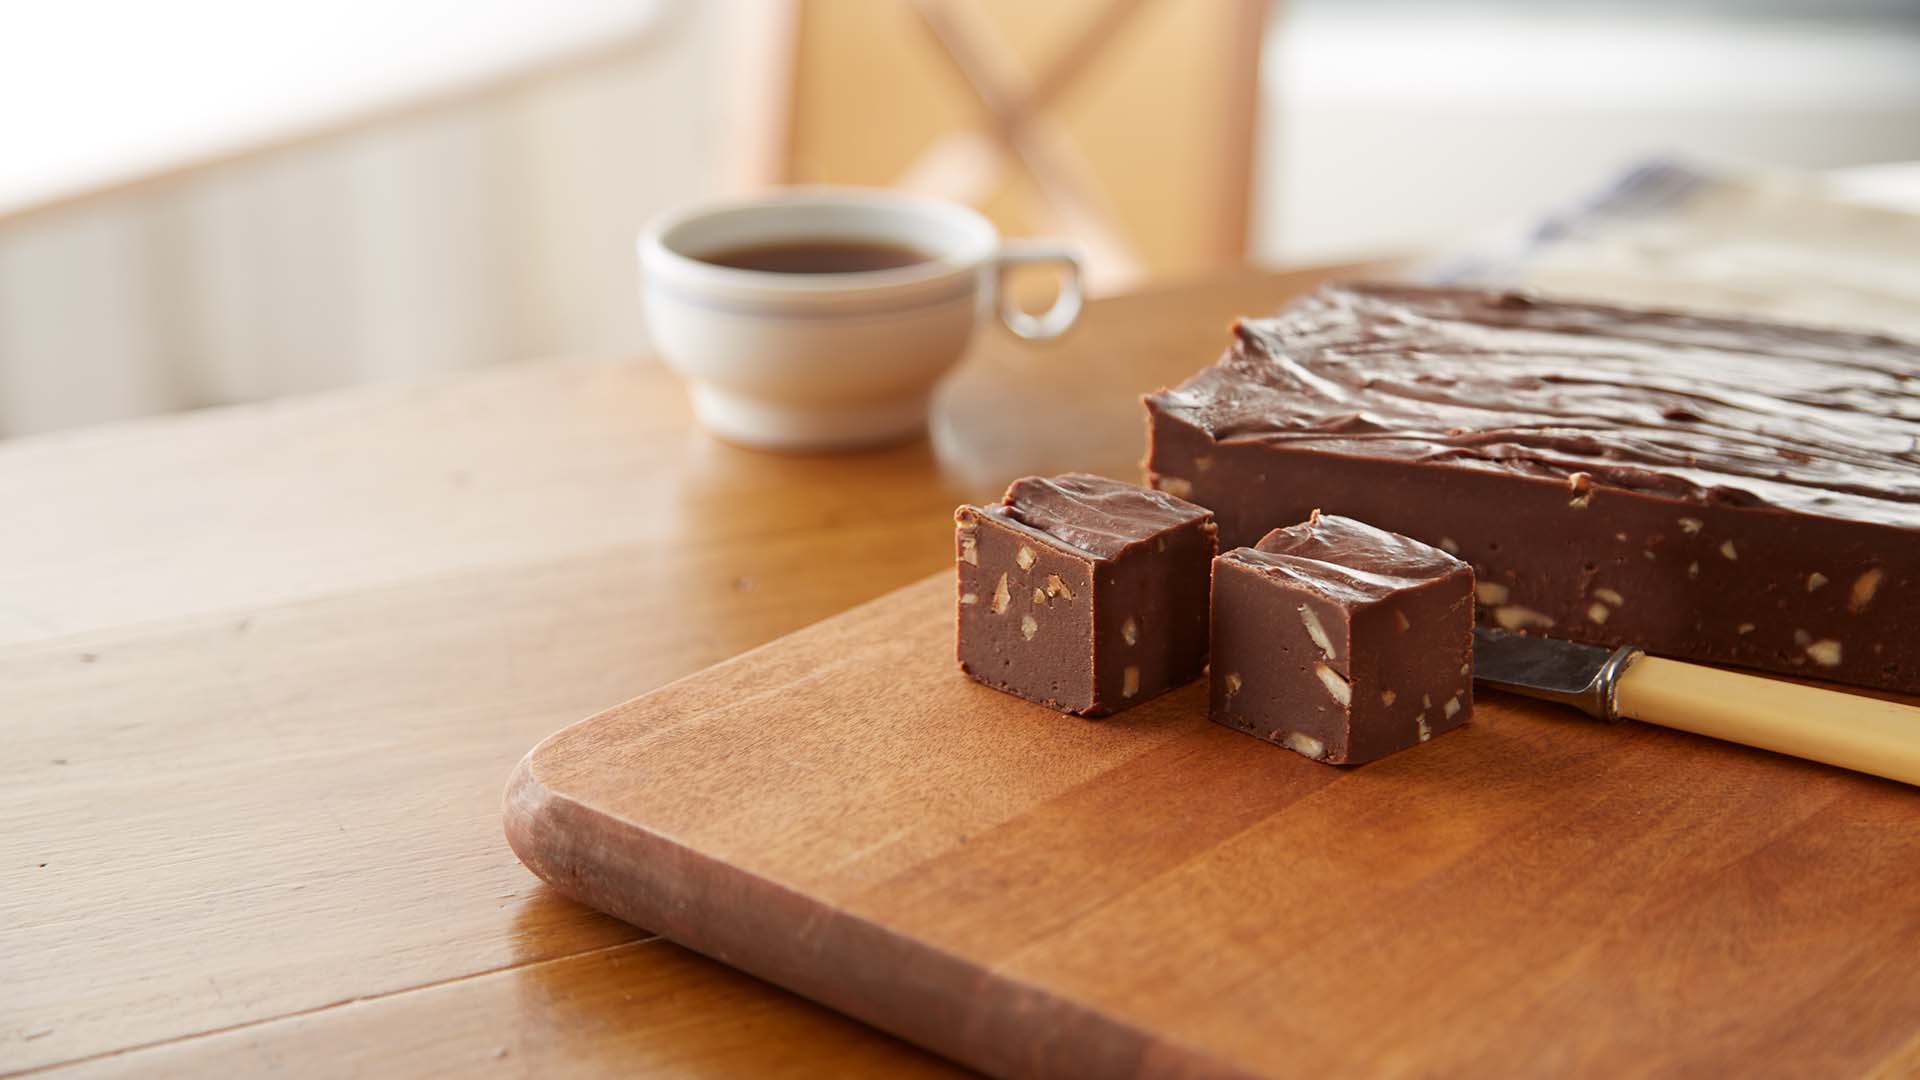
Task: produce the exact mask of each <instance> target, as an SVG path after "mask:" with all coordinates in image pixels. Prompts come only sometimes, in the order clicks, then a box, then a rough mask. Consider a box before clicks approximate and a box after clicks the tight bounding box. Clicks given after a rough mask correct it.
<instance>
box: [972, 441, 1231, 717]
mask: <svg viewBox="0 0 1920 1080" xmlns="http://www.w3.org/2000/svg"><path fill="white" fill-rule="evenodd" d="M954 520H955V525H956V529H955V567H956V580H957V584H956V592H957V605H956V611H957V615H956V619H955V627H956V630H955V642H954V654H955V659H956V662H957V663H958V664H959V666H960V668H961V670H962V671H963V672H965V673H966V674H967V675H968V676H969V677H970V678H973V679H975V680H976V681H979V682H981V683H984V684H986V685H988V686H992V687H994V688H996V689H999V690H1003V691H1006V692H1008V693H1011V694H1014V695H1016V696H1019V697H1023V698H1026V699H1027V700H1030V701H1034V702H1036V703H1038V704H1042V705H1045V706H1047V707H1049V708H1053V709H1056V710H1059V711H1061V712H1067V713H1072V714H1075V715H1080V716H1104V715H1110V714H1112V713H1114V712H1119V711H1121V710H1123V709H1126V708H1130V707H1132V706H1134V705H1137V704H1140V703H1141V702H1144V701H1147V700H1149V699H1151V698H1153V697H1156V696H1158V695H1159V694H1162V693H1164V692H1166V691H1167V690H1171V689H1174V688H1175V687H1177V686H1180V685H1182V684H1184V683H1186V682H1190V681H1192V680H1193V679H1194V678H1197V677H1199V675H1200V673H1201V671H1202V670H1203V668H1204V666H1205V663H1206V644H1207V641H1206V634H1207V617H1206V602H1207V590H1208V580H1209V578H1208V575H1209V572H1210V571H1209V568H1210V566H1211V562H1212V559H1213V555H1214V554H1215V552H1216V550H1217V549H1216V545H1215V538H1214V534H1215V530H1214V525H1213V516H1212V513H1211V512H1210V511H1208V510H1207V509H1206V508H1204V507H1200V506H1194V505H1192V504H1190V503H1187V502H1185V501H1184V500H1180V499H1177V498H1174V497H1172V496H1169V495H1167V494H1165V493H1163V492H1158V491H1153V490H1151V489H1148V488H1142V487H1138V486H1136V485H1131V484H1125V483H1122V482H1120V481H1115V480H1109V479H1106V478H1104V477H1096V476H1090V475H1087V474H1068V475H1066V476H1062V477H1056V478H1051V479H1049V478H1040V477H1026V478H1022V479H1021V480H1017V481H1015V482H1014V484H1013V485H1012V486H1010V487H1009V488H1008V491H1007V495H1006V496H1005V497H1004V498H1003V499H1002V501H1001V502H1000V503H999V504H997V505H992V506H962V507H960V508H958V509H957V510H956V511H955V512H954ZM1169 567H1171V569H1169ZM1023 653H1024V654H1025V655H1024V656H1023V655H1021V654H1023Z"/></svg>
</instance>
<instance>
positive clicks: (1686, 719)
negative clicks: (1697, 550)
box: [1473, 627, 1920, 785]
mask: <svg viewBox="0 0 1920 1080" xmlns="http://www.w3.org/2000/svg"><path fill="white" fill-rule="evenodd" d="M1473 677H1474V680H1475V681H1476V682H1480V683H1483V684H1486V685H1488V686H1493V687H1497V688H1499V689H1502V690H1510V691H1512V692H1514V693H1517V694H1525V695H1526V696H1528V697H1534V698H1539V699H1541V700H1544V701H1551V702H1555V703H1558V704H1561V705H1568V706H1571V707H1573V708H1576V709H1579V710H1580V711H1581V712H1583V713H1586V714H1587V715H1588V716H1590V717H1593V718H1594V719H1596V720H1602V721H1606V722H1609V723H1611V722H1614V721H1618V720H1623V719H1632V720H1639V721H1642V722H1644V723H1649V724H1659V725H1660V726H1662V727H1670V728H1677V729H1679V730H1682V731H1691V732H1694V733H1696V734H1699V735H1706V736H1710V737H1712V738H1716V739H1723V740H1726V741H1728V742H1737V743H1742V744H1744V745H1747V746H1755V747H1759V748H1761V749H1764V750H1773V751H1776V752H1778V753H1783V754H1792V755H1794V756H1795V757H1803V758H1808V759H1810V760H1813V761H1822V762H1826V763H1827V764H1829V765H1838V766H1840V767H1841V768H1845V769H1852V770H1854V771H1856V772H1864V773H1871V774H1873V775H1875V776H1884V777H1887V778H1888V779H1891V780H1899V781H1901V782H1903V783H1908V784H1916V785H1920V708H1915V707H1913V706H1911V705H1903V704H1900V703H1899V702H1893V701H1885V700H1882V699H1880V698H1873V697H1867V696H1865V695H1861V694H1850V693H1846V692H1844V691H1839V690H1825V689H1821V688H1819V687H1814V686H1806V685H1803V684H1801V683H1796V682H1787V681H1784V680H1780V679H1774V678H1770V677H1767V676H1763V675H1746V674H1742V673H1740V672H1736V671H1725V670H1722V669H1720V668H1711V667H1706V666H1704V665H1700V664H1687V663H1682V662H1680V661H1677V660H1667V659H1664V658H1662V657H1657V656H1648V655H1647V654H1646V653H1645V652H1644V651H1642V650H1641V649H1639V648H1637V647H1635V646H1632V645H1623V646H1620V647H1619V648H1614V649H1608V648H1604V647H1602V646H1598V645H1585V644H1582V643H1580V642H1575V641H1563V640H1561V639H1558V638H1548V637H1538V636H1536V635H1533V634H1516V633H1509V632H1507V631H1504V630H1493V629H1488V628H1485V627H1475V628H1474V631H1473Z"/></svg>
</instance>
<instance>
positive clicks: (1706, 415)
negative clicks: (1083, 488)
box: [1153, 285, 1920, 528]
mask: <svg viewBox="0 0 1920 1080" xmlns="http://www.w3.org/2000/svg"><path fill="white" fill-rule="evenodd" d="M1234 331H1235V337H1236V341H1235V343H1234V345H1233V348H1232V349H1231V350H1230V351H1229V352H1228V353H1227V355H1226V356H1225V357H1224V358H1223V359H1221V361H1220V362H1219V363H1218V364H1216V365H1214V366H1213V367H1212V368H1209V369H1207V370H1206V371H1203V372H1201V373H1200V374H1198V375H1195V376H1194V377H1193V378H1191V379H1188V380H1187V381H1186V382H1185V383H1183V384H1181V385H1180V386H1179V387H1177V388H1175V389H1172V390H1165V391H1161V392H1160V393H1159V394H1156V395H1153V400H1154V403H1155V405H1156V406H1157V407H1158V408H1160V409H1161V410H1163V411H1164V412H1166V413H1167V414H1169V415H1171V416H1174V417H1177V418H1179V419H1181V420H1184V421H1185V422H1186V423H1189V424H1191V425H1193V426H1195V427H1197V428H1199V429H1201V430H1203V431H1205V432H1207V433H1208V434H1210V435H1211V436H1212V437H1213V438H1214V439H1215V440H1218V441H1220V442H1222V443H1242V442H1264V443H1271V444H1282V443H1289V444H1300V446H1301V448H1302V449H1309V448H1310V449H1314V450H1321V451H1325V452H1328V453H1334V454H1344V455H1352V456H1355V457H1374V458H1393V459H1400V460H1406V461H1410V462H1433V463H1443V462H1444V463H1449V464H1454V465H1461V466H1466V467H1471V468H1480V469H1487V470H1493V471H1505V472H1511V473H1519V474H1525V475H1532V476H1541V477H1553V478H1561V479H1565V480H1567V481H1568V482H1569V483H1570V485H1571V486H1572V487H1573V488H1575V489H1576V490H1577V489H1578V488H1579V487H1581V486H1582V485H1583V484H1585V483H1588V482H1591V483H1594V484H1603V485H1611V486H1613V487H1617V488H1621V489H1625V490H1629V491H1637V492H1645V493H1648V494H1657V495H1662V496H1665V497H1668V498H1675V499H1681V500H1687V501H1695V502H1700V503H1705V504H1718V505H1732V506H1759V505H1771V506H1776V507H1780V508H1783V509H1787V510H1793V511H1797V512H1802V513H1812V514H1819V515H1821V516H1826V517H1836V518H1845V519H1851V520H1858V521H1870V522H1877V523H1880V524H1886V525H1893V526H1897V527H1904V528H1920V343H1916V342H1912V341H1903V340H1900V339H1896V338H1891V337H1885V336H1879V335H1872V334H1853V333H1844V332H1835V331H1831V330H1822V329H1813V328H1809V327H1801V326H1793V325H1788V324H1779V323H1764V322H1754V321H1749V320H1743V319H1730V318H1714V317H1706V316H1699V315H1690V314H1685V313H1681V312H1672V311H1650V310H1634V309H1627V308H1618V307H1611V306H1606V305H1601V304H1582V303H1567V302H1560V301H1545V300H1542V299H1539V298H1537V297H1534V296H1531V295H1529V294H1525V293H1516V292H1506V291H1483V290H1471V289H1453V288H1425V287H1418V286H1397V285H1359V286H1341V287H1332V288H1327V289H1324V290H1322V291H1321V292H1319V293H1317V294H1316V295H1314V296H1312V297H1310V298H1308V299H1306V300H1304V301H1302V302H1300V303H1298V304H1295V305H1294V306H1292V307H1290V308H1288V309H1287V310H1286V311H1284V312H1282V313H1281V314H1279V315H1276V316H1274V317H1272V318H1264V319H1243V320H1241V321H1240V322H1239V323H1238V324H1236V326H1235V328H1234ZM1578 474H1585V477H1586V479H1585V480H1582V479H1581V478H1580V477H1579V476H1578Z"/></svg>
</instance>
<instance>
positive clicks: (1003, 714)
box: [507, 573, 1920, 1077]
mask: <svg viewBox="0 0 1920 1080" xmlns="http://www.w3.org/2000/svg"><path fill="white" fill-rule="evenodd" d="M953 592H954V586H953V581H952V577H951V574H950V573H943V574H937V575H935V576H933V577H932V578H929V579H928V580H926V581H923V582H921V583H919V584H916V585H913V586H910V587H908V588H906V589H904V590H902V591H900V592H897V593H894V594H892V595H890V596H887V597H883V598H881V599H879V600H876V601H873V602H871V603H869V604H867V605H865V606H863V607H861V608H858V609H856V610H855V611H852V612H850V613H848V614H846V615H843V616H839V617H837V618H835V619H832V620H829V621H828V622H826V623H823V624H821V625H818V626H815V627H811V628H809V629H807V630H804V631H801V632H800V633H798V634H795V635H793V636H791V637H788V638H785V639H782V640H781V641H779V642H776V643H774V644H772V645H769V646H767V647H765V648H762V649H759V650H756V651H754V652H751V653H748V654H746V655H744V656H742V657H739V658H736V659H734V660H732V661H729V662H727V663H724V664H721V665H719V666H718V667H715V668H713V669H711V670H708V671H705V672H701V673H700V674H697V675H694V676H692V677H690V678H687V679H684V680H681V681H679V682H677V683H674V684H673V685H671V686H669V687H666V688H664V689H661V690H659V691H656V692H654V693H652V694H650V695H647V696H645V697H642V698H640V699H638V700H636V701H632V702H629V703H627V704H626V705H622V706H620V707H618V708H615V709H613V710H610V711H608V712H606V713H603V714H600V715H599V716H596V717H594V718H593V719H591V720H588V721H586V722H584V723H581V724H579V725H576V726H574V727H571V728H569V729H567V730H565V731H563V732H561V733H559V734H557V735H555V736H554V737H552V738H550V739H548V740H547V741H545V742H543V743H542V744H541V745H540V746H539V747H538V748H536V749H535V750H534V751H533V752H532V753H530V754H529V755H528V757H527V759H526V760H525V761H523V763H522V764H521V766H520V768H519V770H518V771H517V772H516V775H515V780H514V784H513V787H512V788H511V789H510V793H509V798H508V805H507V822H508V835H509V837H510V838H511V839H512V841H513V843H514V846H515V848H516V850H517V851H518V852H519V853H520V854H521V856H522V858H524V859H526V860H527V862H528V863H529V865H531V866H533V867H534V868H535V869H536V870H538V871H539V872H540V874H541V875H542V876H543V877H545V878H546V879H547V880H548V881H550V882H552V883H553V884H555V885H557V886H559V887H560V888H562V889H563V890H565V891H566V892H568V893H569V894H572V895H575V896H578V897H580V898H582V899H584V900H586V901H587V902H589V903H592V904H594V905H595V906H597V907H601V908H603V909H605V910H608V911H611V912H614V913H616V914H619V915H621V916H622V917H624V918H627V919H630V920H632V921H634V922H635V923H637V924H640V925H644V926H648V927H651V928H653V929H655V930H657V931H659V932H661V933H663V934H665V935H666V936H668V937H670V938H673V939H675V940H677V941H680V942H683V943H685V944H687V945H690V946H692V947H694V948H696V949H699V950H700V951H702V952H705V953H708V954H710V955H713V956H716V957H719V958H721V959H724V960H725V961H726V962H727V963H729V964H733V965H736V966H738V967H740V968H742V969H744V970H747V971H750V972H753V973H756V974H758V975H761V976H762V977H764V978H767V979H770V980H772V981H774V982H778V983H780V984H781V985H784V986H787V987H789V988H792V989H794V990H796V991H798V992H800V993H803V994H805V995H807V996H808V997H811V998H814V999H817V1000H819V1001H821V1002H824V1003H826V1004H828V1005H831V1006H832V1007H834V1008H836V1009H839V1010H841V1011H844V1012H846V1013H848V1014H851V1015H853V1016H857V1017H860V1018H862V1019H865V1020H867V1021H869V1022H871V1023H873V1024H875V1025H877V1026H880V1027H882V1028H885V1029H887V1030H889V1031H892V1032H895V1033H897V1034H899V1035H902V1036H904V1037H906V1038H909V1039H911V1040H913V1041H915V1042H917V1043H920V1044H922V1045H925V1046H928V1047H931V1048H933V1049H936V1050H938V1051H939V1052H941V1053H942V1054H945V1055H948V1056H951V1057H953V1058H955V1059H958V1060H960V1061H963V1062H965V1063H967V1064H970V1065H973V1066H975V1067H978V1068H980V1069H983V1070H985V1071H987V1072H990V1073H994V1074H1001V1075H1051V1076H1063V1077H1067V1076H1087V1075H1233V1074H1248V1075H1254V1074H1257V1075H1304V1076H1314V1075H1330V1074H1355V1073H1358V1074H1365V1075H1399V1074H1409V1073H1412V1074H1419V1075H1450V1076H1453V1075H1457V1076H1500V1075H1532V1074H1542V1073H1546V1074H1567V1073H1576V1074H1582V1075H1599V1076H1612V1075H1622V1074H1628V1075H1647V1074H1663V1075H1665V1074H1676V1075H1687V1074H1716V1075H1740V1076H1762V1075H1767V1076H1810V1075H1821V1076H1825V1075H1855V1074H1861V1073H1865V1072H1868V1071H1870V1070H1872V1069H1874V1068H1876V1067H1879V1066H1883V1065H1887V1064H1888V1063H1891V1062H1896V1061H1898V1060H1899V1059H1900V1056H1901V1055H1903V1053H1906V1052H1908V1051H1909V1050H1910V1048H1911V1046H1912V1041H1913V1040H1914V1039H1915V1037H1916V1034H1920V967H1916V965H1915V964H1914V963H1913V962H1912V961H1913V958H1914V957H1915V956H1917V955H1920V905H1916V903H1915V902H1914V897H1915V896H1920V813H1917V812H1916V811H1920V803H1917V802H1916V795H1915V792H1914V790H1913V789H1911V788H1908V787H1905V786H1903V785H1900V784H1896V783H1892V782H1889V781H1883V780H1877V779H1873V778H1869V777H1864V776H1861V775H1858V774H1854V773H1848V772H1844V771H1841V770H1837V769H1832V768H1828V767H1826V766H1821V765H1816V764H1812V763H1809V762H1805V761H1801V760H1798V759H1794V758H1787V757H1781V756H1778V755H1773V754H1768V753H1764V752H1760V751H1754V750H1749V749H1746V748H1742V747H1738V746H1733V745H1731V744H1725V743H1719V742H1714V741H1711V740H1707V739H1702V738H1698V737H1695V736H1691V735H1687V734H1684V733H1680V732H1674V731H1668V730H1665V729H1661V728H1655V727H1648V726H1643V725H1639V724H1631V723H1629V724H1623V725H1618V726H1603V725H1598V724H1593V723H1589V722H1586V721H1584V720H1582V719H1579V718H1577V717H1574V716H1573V715H1572V714H1569V713H1565V712H1561V711H1557V710H1554V709H1552V708H1551V707H1549V706H1545V705H1541V704H1539V703H1536V702H1530V701H1526V700H1524V699H1519V698H1514V697H1509V696H1504V695H1498V694H1488V695H1486V696H1485V697H1484V698H1483V700H1482V701H1481V702H1480V703H1479V705H1478V707H1477V709H1476V713H1475V719H1474V722H1473V723H1471V724H1469V725H1467V726H1466V727H1465V728H1462V729H1460V730H1458V731H1455V732H1451V733H1449V734H1447V735H1444V736H1441V737H1439V738H1437V739H1435V740H1434V741H1433V742H1432V743H1429V744H1426V745H1424V746H1421V747H1418V748H1416V749H1414V750H1412V751H1408V752H1405V753H1401V754H1397V755H1394V756H1391V757H1389V758H1386V759H1384V760H1382V761H1380V762H1376V763H1374V764H1371V765H1368V766H1364V767H1360V768H1355V769H1341V768H1336V767H1331V766H1326V765H1321V764H1318V763H1315V762H1311V761H1308V760H1306V759H1304V758H1301V757H1299V756H1297V755H1295V754H1292V753H1289V752H1286V751H1283V750H1279V749H1277V748H1275V747H1272V746H1270V745H1268V744H1266V743H1263V742H1260V741H1257V740H1254V739H1251V738H1248V737H1246V736H1243V735H1240V734H1237V733H1235V732H1231V731H1228V730H1226V729H1224V728H1221V727H1218V726H1216V725H1213V724H1211V723H1209V722H1208V721H1207V720H1206V716H1205V713H1206V699H1205V687H1204V686H1203V685H1200V684H1194V685H1192V686H1189V687H1187V688H1186V689H1184V690H1181V691H1176V692H1175V693H1173V694H1169V695H1167V696H1165V697H1162V698H1159V699H1156V700H1155V701H1153V702H1149V703H1147V704H1146V705H1143V706H1140V707H1138V708H1136V709H1134V710H1132V711H1129V712H1127V713H1124V714H1122V715H1120V716H1118V717H1114V718H1110V719H1108V720H1103V721H1088V720H1081V719H1076V718H1071V717H1064V716H1061V715H1058V714H1055V713H1052V712H1050V711H1049V710H1046V709H1044V708H1041V707H1039V706H1035V705H1031V704H1029V703H1026V702H1023V701H1019V700H1017V699H1014V698H1012V697H1009V696H1007V695H1004V694H1000V693H997V692H995V691H992V690H989V689H987V688H985V687H982V686H979V685H977V684H975V683H973V682H971V681H969V680H967V679H966V678H964V677H963V676H962V675H961V674H960V673H959V672H958V671H957V669H956V668H955V666H954V662H953V658H952V633H953V629H952V608H953ZM1908 1060H1910V1058H1909V1059H1908Z"/></svg>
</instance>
